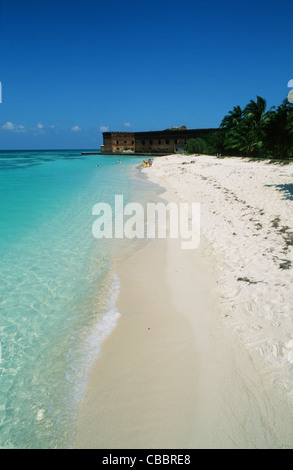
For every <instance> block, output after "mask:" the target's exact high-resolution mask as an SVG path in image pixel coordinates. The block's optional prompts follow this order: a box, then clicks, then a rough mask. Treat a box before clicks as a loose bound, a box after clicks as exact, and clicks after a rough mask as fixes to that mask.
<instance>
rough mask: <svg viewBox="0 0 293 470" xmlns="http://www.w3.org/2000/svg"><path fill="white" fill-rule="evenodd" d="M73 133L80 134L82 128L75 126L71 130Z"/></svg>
mask: <svg viewBox="0 0 293 470" xmlns="http://www.w3.org/2000/svg"><path fill="white" fill-rule="evenodd" d="M71 131H72V132H80V131H81V128H80V127H79V126H73V127H72V128H71Z"/></svg>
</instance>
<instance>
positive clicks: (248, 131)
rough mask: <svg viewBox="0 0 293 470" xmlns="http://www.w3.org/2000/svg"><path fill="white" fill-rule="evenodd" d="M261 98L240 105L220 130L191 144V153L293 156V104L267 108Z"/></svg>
mask: <svg viewBox="0 0 293 470" xmlns="http://www.w3.org/2000/svg"><path fill="white" fill-rule="evenodd" d="M266 108H267V106H266V101H265V100H264V99H263V98H261V97H259V96H258V97H257V100H256V101H253V100H251V101H250V102H249V103H248V105H247V106H246V107H245V108H244V109H242V108H241V107H240V106H236V107H234V108H233V110H232V111H230V112H229V113H228V114H227V115H226V116H225V117H224V119H223V120H222V122H221V125H220V129H219V130H218V131H215V132H213V133H211V134H208V135H206V136H202V137H200V138H198V139H191V140H189V142H188V143H187V146H186V151H187V153H203V154H210V155H219V154H221V155H225V156H229V155H230V156H241V157H250V158H260V157H261V158H263V157H267V158H273V159H277V160H286V159H289V158H290V157H291V158H292V157H293V105H292V104H291V103H289V102H288V100H287V99H286V100H284V101H283V103H282V104H281V105H280V106H278V107H277V108H276V107H275V106H273V107H272V108H270V109H269V110H267V109H266Z"/></svg>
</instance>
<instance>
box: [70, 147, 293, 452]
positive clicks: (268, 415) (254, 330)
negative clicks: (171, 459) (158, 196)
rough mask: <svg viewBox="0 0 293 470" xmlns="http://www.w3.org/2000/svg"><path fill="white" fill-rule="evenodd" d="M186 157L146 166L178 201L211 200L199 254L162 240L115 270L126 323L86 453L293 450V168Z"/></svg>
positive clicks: (94, 408)
mask: <svg viewBox="0 0 293 470" xmlns="http://www.w3.org/2000/svg"><path fill="white" fill-rule="evenodd" d="M183 160H187V159H186V157H185V158H182V157H178V156H172V157H166V158H165V157H164V158H160V159H156V160H155V165H154V166H153V167H152V168H147V169H145V170H143V171H144V172H145V173H146V174H148V175H149V176H150V177H151V179H152V180H153V181H155V182H160V184H161V186H163V187H166V188H167V189H168V191H167V192H166V194H164V195H163V197H164V198H165V199H166V200H168V201H171V200H177V201H178V202H180V201H186V202H201V211H202V224H201V225H202V227H201V228H202V237H201V243H200V247H199V248H198V249H197V250H193V251H190V250H182V249H181V243H180V240H170V239H167V240H155V241H152V242H149V243H147V244H146V246H145V247H144V248H143V249H141V250H140V251H139V252H138V253H136V254H135V255H133V256H132V257H131V258H130V259H128V260H127V261H125V262H123V263H122V264H121V265H119V266H117V267H115V272H116V273H117V274H118V276H119V278H120V283H121V291H120V296H119V299H118V309H119V311H120V313H121V317H120V319H119V321H118V325H117V327H116V329H115V330H114V331H113V333H112V334H111V335H110V337H108V338H107V340H106V341H105V342H104V344H103V352H102V355H101V356H100V358H99V359H98V360H97V362H96V364H95V366H94V367H93V369H92V373H91V377H90V384H89V388H88V391H87V395H86V397H85V400H84V401H83V402H82V404H81V407H80V413H79V419H78V423H77V438H76V441H75V445H74V447H75V448H97V449H99V448H100V449H124V448H128V449H136V448H145V449H150V448H153V449H162V448H165V449H168V448H169V449H175V448H177V449H193V448H194V449H196V448H244V449H247V448H293V427H292V422H293V403H292V392H291V391H292V390H293V381H292V375H291V372H292V371H291V363H292V362H293V359H292V358H293V324H292V305H293V302H292V300H293V299H292V296H293V293H292V268H291V267H290V261H291V260H292V247H291V245H290V240H291V238H290V233H291V232H290V230H291V228H292V225H291V220H292V204H293V202H292V201H290V200H286V199H283V196H282V193H281V192H279V191H278V190H277V188H276V186H275V185H276V184H277V185H279V184H280V185H283V184H288V183H290V182H291V181H292V173H293V167H292V166H290V167H274V166H272V165H267V164H265V163H250V162H248V161H243V160H240V159H229V160H228V159H227V160H226V159H224V160H219V159H216V158H214V157H200V158H196V164H193V165H178V163H180V162H182V161H183ZM177 198H178V199H177ZM290 227H291V228H290ZM283 263H285V264H284V265H283V267H280V265H282V264H283ZM285 267H286V269H284V268H285Z"/></svg>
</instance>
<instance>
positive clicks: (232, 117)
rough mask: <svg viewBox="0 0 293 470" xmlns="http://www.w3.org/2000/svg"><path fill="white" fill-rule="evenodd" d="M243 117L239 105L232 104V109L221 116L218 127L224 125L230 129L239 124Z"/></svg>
mask: <svg viewBox="0 0 293 470" xmlns="http://www.w3.org/2000/svg"><path fill="white" fill-rule="evenodd" d="M242 118H243V110H242V109H241V108H240V106H234V108H233V110H232V111H229V113H228V114H227V115H226V116H225V117H224V118H223V120H222V122H221V124H220V127H224V128H226V129H231V128H233V127H235V126H237V125H238V124H239V122H240V121H241V119H242Z"/></svg>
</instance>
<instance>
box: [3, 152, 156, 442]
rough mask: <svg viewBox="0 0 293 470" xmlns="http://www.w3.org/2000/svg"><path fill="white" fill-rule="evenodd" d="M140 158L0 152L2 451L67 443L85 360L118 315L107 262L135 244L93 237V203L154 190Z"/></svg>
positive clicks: (138, 198) (115, 284) (140, 197)
mask: <svg viewBox="0 0 293 470" xmlns="http://www.w3.org/2000/svg"><path fill="white" fill-rule="evenodd" d="M141 161H142V158H138V157H123V159H122V164H121V165H117V164H115V163H116V162H117V157H109V156H102V155H99V156H98V155H91V156H83V155H81V152H80V151H45V152H41V151H32V152H29V151H26V152H4V151H2V152H0V353H1V354H0V448H1V447H2V448H35V449H37V448H70V447H71V445H72V443H73V440H74V437H75V425H76V419H77V413H78V404H79V403H80V400H81V399H82V396H83V394H84V392H85V389H86V386H87V380H88V375H89V369H90V366H91V365H92V364H93V362H94V361H95V360H96V358H97V357H98V354H99V352H100V350H101V347H100V344H101V341H102V340H103V339H104V338H105V337H106V336H107V335H108V334H109V333H110V332H111V331H112V329H113V328H114V327H115V325H116V322H117V319H118V318H119V315H120V314H119V312H118V311H117V308H116V304H115V302H116V299H117V295H118V292H119V279H118V278H117V276H116V275H115V272H113V269H112V266H113V262H116V261H119V260H120V259H121V258H123V257H124V256H127V253H129V252H130V251H131V250H133V249H134V244H135V242H133V241H131V240H127V239H118V240H117V239H113V240H105V239H101V240H96V239H95V238H94V237H93V235H92V224H93V222H94V220H95V219H96V218H97V217H95V216H93V215H92V208H93V206H94V204H96V203H98V202H108V203H109V204H111V206H113V204H114V196H115V194H123V196H124V200H125V203H127V202H129V201H135V202H145V201H146V200H147V199H148V197H149V195H150V194H151V193H152V191H153V192H154V193H155V192H156V191H157V189H156V188H155V187H153V186H151V185H150V184H149V183H147V182H146V181H144V180H143V179H142V178H141V177H140V176H139V171H138V169H137V165H138V164H139V163H141ZM96 164H98V165H99V167H98V168H97V167H96Z"/></svg>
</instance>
